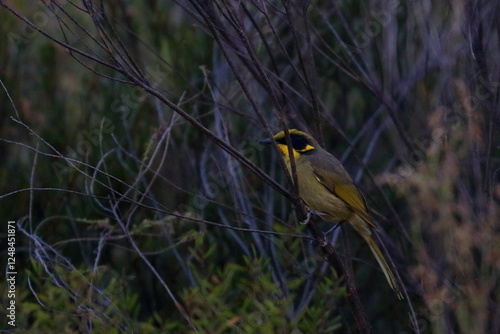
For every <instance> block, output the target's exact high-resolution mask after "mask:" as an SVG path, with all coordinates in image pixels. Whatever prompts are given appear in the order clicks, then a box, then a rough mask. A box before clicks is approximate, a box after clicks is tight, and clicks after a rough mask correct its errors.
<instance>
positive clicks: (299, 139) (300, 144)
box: [290, 134, 310, 151]
mask: <svg viewBox="0 0 500 334" xmlns="http://www.w3.org/2000/svg"><path fill="white" fill-rule="evenodd" d="M290 138H291V139H292V146H293V148H294V149H296V150H298V151H301V150H303V149H305V148H306V147H307V146H308V145H310V143H309V140H307V138H306V137H304V136H301V135H297V134H292V135H291V136H290Z"/></svg>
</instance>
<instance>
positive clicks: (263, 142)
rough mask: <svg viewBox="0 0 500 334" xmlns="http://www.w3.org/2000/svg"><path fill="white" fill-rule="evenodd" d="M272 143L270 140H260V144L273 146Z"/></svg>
mask: <svg viewBox="0 0 500 334" xmlns="http://www.w3.org/2000/svg"><path fill="white" fill-rule="evenodd" d="M271 143H272V141H271V139H269V138H266V139H261V140H259V144H271Z"/></svg>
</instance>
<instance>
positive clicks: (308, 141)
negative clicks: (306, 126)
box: [260, 129, 319, 160]
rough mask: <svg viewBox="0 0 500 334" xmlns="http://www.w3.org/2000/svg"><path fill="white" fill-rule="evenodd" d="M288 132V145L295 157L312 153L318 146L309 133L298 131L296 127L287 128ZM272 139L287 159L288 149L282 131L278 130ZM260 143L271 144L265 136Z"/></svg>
mask: <svg viewBox="0 0 500 334" xmlns="http://www.w3.org/2000/svg"><path fill="white" fill-rule="evenodd" d="M288 132H289V133H290V141H291V142H290V145H291V147H292V152H293V156H294V158H295V159H297V158H299V157H300V156H301V155H303V154H306V155H307V154H312V153H313V152H314V151H315V150H316V149H317V148H319V145H318V142H317V141H316V140H315V139H314V138H313V137H312V136H311V135H309V134H307V133H305V132H303V131H299V130H297V129H290V130H288ZM274 140H275V141H276V144H277V145H278V148H279V149H280V151H281V153H282V154H283V157H284V158H285V159H287V160H289V151H288V145H287V141H286V136H285V132H284V131H280V132H278V133H277V134H275V135H274ZM260 143H265V144H272V143H273V142H272V140H271V139H269V138H267V139H263V140H261V141H260Z"/></svg>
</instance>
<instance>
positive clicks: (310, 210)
mask: <svg viewBox="0 0 500 334" xmlns="http://www.w3.org/2000/svg"><path fill="white" fill-rule="evenodd" d="M306 210H307V216H306V219H305V220H304V221H301V222H299V224H301V225H307V224H309V222H310V221H311V218H312V215H313V214H315V213H316V211H314V210H312V209H310V208H307V207H306Z"/></svg>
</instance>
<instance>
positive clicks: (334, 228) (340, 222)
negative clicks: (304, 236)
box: [325, 220, 345, 234]
mask: <svg viewBox="0 0 500 334" xmlns="http://www.w3.org/2000/svg"><path fill="white" fill-rule="evenodd" d="M342 223H345V220H341V221H339V222H338V223H337V224H335V225H334V226H333V227H332V228H331V229H329V230H328V231H326V232H325V234H328V233H330V232H331V231H333V230H336V229H337V228H338V227H339V226H340V225H341V224H342Z"/></svg>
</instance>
